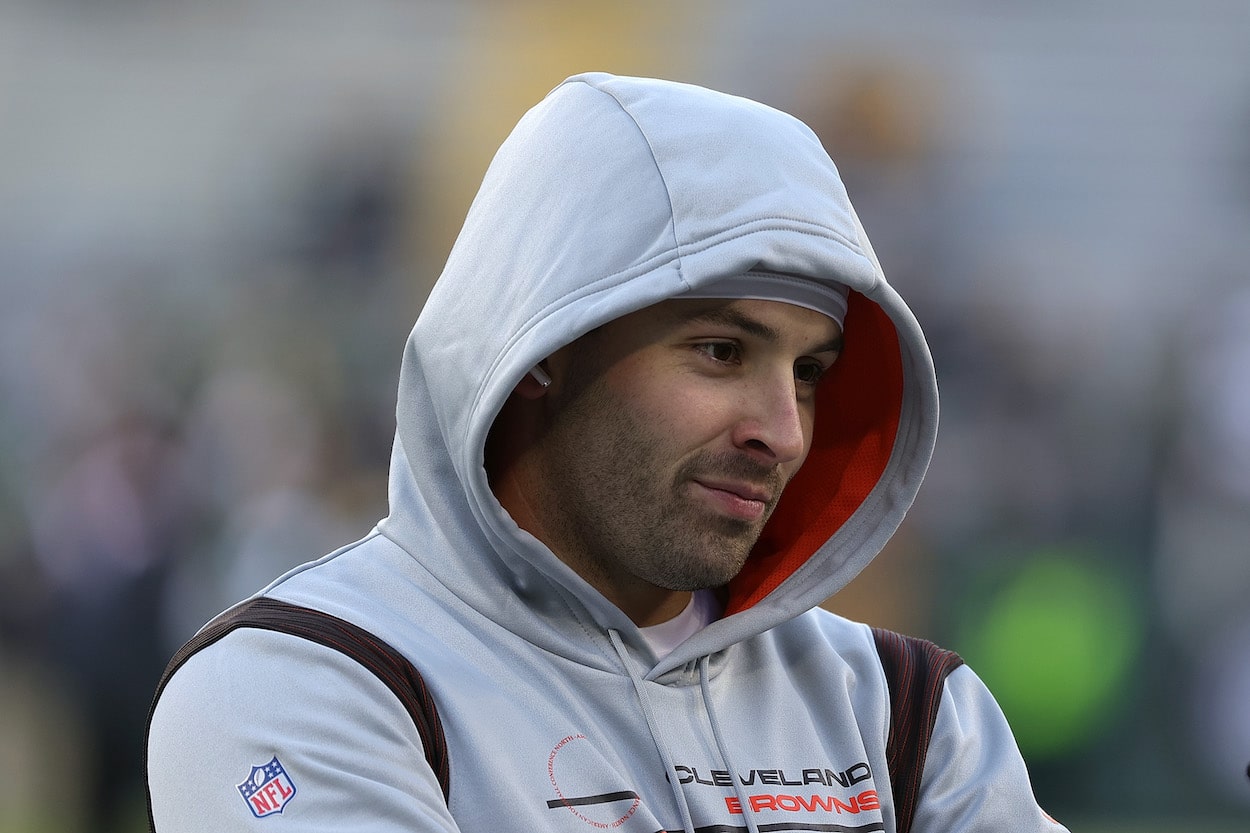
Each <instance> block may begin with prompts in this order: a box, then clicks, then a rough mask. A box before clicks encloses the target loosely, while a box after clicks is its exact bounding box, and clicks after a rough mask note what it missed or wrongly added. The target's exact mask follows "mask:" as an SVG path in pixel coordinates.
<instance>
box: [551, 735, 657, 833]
mask: <svg viewBox="0 0 1250 833" xmlns="http://www.w3.org/2000/svg"><path fill="white" fill-rule="evenodd" d="M604 763H605V762H604V760H603V756H602V755H600V754H599V751H598V750H597V749H595V746H594V744H593V743H591V742H590V741H589V740H588V739H587V738H586V736H585V735H582V734H576V735H568V736H566V737H564V738H562V739H561V740H560V742H559V743H557V744H556V745H555V748H554V749H552V750H551V754H550V755H548V756H547V777H548V778H550V779H551V787H552V789H554V790H555V793H556V797H555V798H554V799H552V800H550V801H548V802H547V806H548V807H549V808H551V809H552V810H559V809H567V810H568V811H569V812H570V813H572V814H573V815H574V816H576V817H577V818H578V819H581V820H582V821H584V822H585V823H586V824H588V825H590V826H591V827H597V828H600V829H608V828H615V827H620V826H621V825H622V824H624V823H625V822H626V821H628V820H629V819H630V817H631V816H633V815H634V813H635V812H636V811H637V810H638V805H639V804H641V803H642V799H641V798H639V797H638V793H636V792H634V791H633V790H628V789H622V785H621V784H620V783H619V781H618V782H616V783H612V781H613V780H615V778H616V773H615V772H613V771H612V769H611V768H610V767H606V766H604Z"/></svg>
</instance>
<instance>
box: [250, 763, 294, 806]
mask: <svg viewBox="0 0 1250 833" xmlns="http://www.w3.org/2000/svg"><path fill="white" fill-rule="evenodd" d="M239 795H241V796H243V800H244V801H245V802H247V807H248V809H249V810H251V811H252V815H254V816H256V818H258V819H261V818H264V817H265V816H269V815H273V814H274V813H281V812H282V811H283V809H285V808H286V805H287V802H288V801H290V800H291V799H292V798H294V797H295V782H294V781H292V780H291V776H289V775H287V774H286V770H285V769H283V768H282V764H281V763H280V762H279V761H278V759H277V757H276V756H275V757H274V759H273V760H272V761H270V762H269V763H267V764H262V765H261V766H254V767H252V774H251V775H249V776H247V780H245V781H244V782H243V783H242V784H239Z"/></svg>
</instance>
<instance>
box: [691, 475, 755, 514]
mask: <svg viewBox="0 0 1250 833" xmlns="http://www.w3.org/2000/svg"><path fill="white" fill-rule="evenodd" d="M692 482H693V484H694V489H695V492H696V493H697V494H698V495H699V496H700V497H701V498H703V499H704V500H705V501H706V502H707V503H709V504H710V505H711V506H712V508H713V509H714V510H715V511H717V512H720V513H722V514H725V515H729V516H731V517H734V518H739V519H741V520H745V521H756V520H760V519H761V518H763V517H764V514H765V513H766V512H767V511H768V507H769V506H771V505H772V503H773V497H774V496H773V493H772V491H771V490H769V489H768V488H767V487H765V486H760V485H759V484H755V483H746V482H742V481H736V480H722V479H717V478H708V477H702V478H694V479H693V480H692Z"/></svg>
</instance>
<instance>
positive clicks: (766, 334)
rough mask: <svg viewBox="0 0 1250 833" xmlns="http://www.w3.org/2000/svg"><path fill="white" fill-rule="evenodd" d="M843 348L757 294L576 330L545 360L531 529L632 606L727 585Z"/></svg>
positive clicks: (793, 466) (835, 332)
mask: <svg viewBox="0 0 1250 833" xmlns="http://www.w3.org/2000/svg"><path fill="white" fill-rule="evenodd" d="M840 344H841V331H840V329H839V327H838V325H837V324H836V323H835V322H834V321H833V320H832V319H830V318H828V317H827V316H825V315H822V314H820V313H818V312H814V311H812V310H808V309H805V308H802V307H797V306H793V305H790V304H785V303H780V302H775V301H754V300H733V301H726V300H672V301H666V302H663V303H660V304H657V305H655V306H653V307H648V308H646V309H644V310H641V311H639V312H636V313H633V314H631V315H628V316H625V317H623V318H621V319H618V320H616V321H613V322H611V323H609V324H607V325H605V326H603V327H601V328H599V329H598V330H596V331H594V332H592V333H590V334H588V335H586V336H584V337H583V338H581V339H578V340H577V341H576V342H574V343H573V344H571V345H569V346H568V347H566V348H564V349H563V350H561V351H559V352H557V353H556V354H555V355H553V356H552V357H551V358H550V359H549V361H548V365H549V370H550V372H551V375H552V377H553V380H554V381H553V383H552V385H551V387H550V388H549V389H548V390H547V391H546V393H545V395H544V396H543V397H542V398H541V399H540V400H539V402H540V403H541V405H542V407H543V408H544V409H545V420H544V421H545V424H546V431H545V433H544V434H543V435H542V436H541V437H540V438H539V439H538V440H537V442H536V443H535V445H534V446H533V448H532V451H533V452H534V454H535V456H534V457H533V458H531V460H532V461H533V462H534V463H535V464H536V469H535V470H534V473H535V474H536V475H537V477H536V478H534V479H533V480H531V481H530V482H531V484H532V489H533V492H534V493H532V494H531V495H530V496H529V498H528V500H529V501H530V504H531V506H530V508H531V509H532V510H534V512H535V515H536V519H537V526H539V529H537V530H531V531H533V532H535V534H537V535H538V537H540V538H541V539H542V540H544V541H545V542H546V543H547V544H548V545H549V546H550V547H551V549H552V550H553V551H554V552H555V553H556V554H557V555H558V556H560V558H561V559H563V560H564V561H565V562H566V563H568V564H569V565H570V566H571V567H573V568H574V569H575V570H577V571H578V573H579V574H581V575H582V576H583V577H584V578H586V580H587V581H588V582H590V583H591V584H592V585H593V586H595V587H596V588H597V589H599V590H600V592H603V593H604V595H606V596H607V597H608V598H609V599H612V600H613V601H614V602H616V603H617V604H618V606H621V607H622V609H624V610H626V612H627V613H630V612H631V611H630V608H631V607H635V608H636V607H637V605H639V604H641V605H643V607H644V608H645V607H646V605H647V604H648V603H649V602H648V600H654V599H657V598H658V599H663V598H667V597H671V596H672V593H671V592H667V591H690V590H696V589H701V588H709V587H716V586H720V585H722V584H724V583H726V582H727V581H729V580H730V579H731V578H733V577H734V576H735V575H736V574H737V573H738V571H739V570H740V569H741V568H742V565H743V564H744V562H745V561H746V559H747V556H748V555H749V553H750V551H751V548H752V547H753V546H754V544H755V542H756V540H757V539H758V538H759V535H760V532H761V530H762V529H763V527H764V523H765V521H767V520H768V517H769V515H770V514H771V513H772V511H773V508H774V507H775V506H776V504H777V500H778V499H779V498H780V496H781V491H782V489H783V488H784V487H785V485H786V484H787V483H788V482H789V481H790V478H791V477H793V476H794V474H795V472H797V471H798V469H799V467H800V466H801V465H802V464H803V460H804V459H805V458H806V456H807V452H808V450H809V449H810V447H811V440H812V424H813V419H814V410H815V386H816V383H817V382H818V381H819V379H820V376H821V374H822V373H823V372H824V371H825V370H826V369H828V367H829V366H830V365H831V364H832V363H833V361H834V360H835V359H836V358H837V352H838V349H839V347H840ZM631 615H634V614H633V613H631ZM635 620H636V621H637V620H638V617H637V616H635Z"/></svg>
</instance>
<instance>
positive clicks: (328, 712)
mask: <svg viewBox="0 0 1250 833" xmlns="http://www.w3.org/2000/svg"><path fill="white" fill-rule="evenodd" d="M844 330H845V333H844V332H843V331H844ZM937 410H938V409H937V390H936V384H935V379H934V372H933V366H932V361H931V359H930V356H929V353H928V349H927V347H926V345H925V342H924V339H923V336H922V334H921V332H920V329H919V327H918V325H917V323H916V321H915V319H914V318H913V316H912V315H911V313H910V312H909V311H908V309H907V307H906V306H905V305H904V304H903V302H902V300H901V299H900V298H899V297H898V295H897V294H896V293H895V292H894V291H893V290H892V289H891V288H890V287H889V285H888V284H887V283H886V282H885V279H884V276H883V275H882V272H881V269H880V267H879V265H878V264H877V262H876V259H875V257H874V255H873V253H872V250H871V248H870V247H869V244H868V240H867V238H866V237H865V235H864V232H863V229H862V228H861V227H860V224H859V222H858V220H857V219H856V217H855V214H854V212H853V210H852V208H851V205H850V203H849V201H848V200H847V196H846V193H845V190H844V189H843V187H842V184H841V182H840V180H839V178H838V175H837V171H836V169H835V168H834V166H833V164H832V163H831V162H830V160H829V158H828V156H827V155H826V154H825V152H824V150H823V149H822V148H821V145H820V142H819V141H818V140H817V138H816V137H815V136H814V135H813V134H812V133H811V131H810V130H808V129H807V128H806V127H805V126H804V125H803V124H801V123H800V122H798V121H796V120H795V119H793V118H791V117H789V116H787V115H784V114H782V113H779V112H777V111H775V110H772V109H770V108H768V107H765V106H763V105H760V104H757V103H755V102H751V101H747V100H744V99H740V98H734V97H731V96H726V95H722V94H720V93H715V92H712V91H709V90H704V89H700V88H697V87H692V86H686V85H680V84H673V83H668V82H662V81H654V80H644V79H631V78H618V77H613V76H609V75H605V74H588V75H582V76H577V77H574V78H571V79H569V80H568V81H566V82H565V83H563V84H562V85H560V86H559V87H557V88H556V89H555V90H553V91H552V92H551V93H550V94H549V95H548V96H547V98H546V99H545V100H544V101H543V102H542V103H540V104H539V105H538V106H537V107H535V108H534V109H533V110H531V111H530V112H529V113H528V114H527V115H526V116H525V117H524V118H523V119H522V120H521V122H520V123H519V124H518V126H517V127H516V129H515V130H514V132H513V133H512V135H511V136H510V137H509V138H508V140H507V141H506V142H505V143H504V145H503V146H502V147H501V149H500V151H499V153H498V154H497V156H496V157H495V160H494V161H493V162H492V164H491V167H490V169H489V171H488V172H487V174H486V177H485V181H484V182H483V185H482V188H481V191H480V192H479V194H478V196H477V199H476V200H475V201H474V203H473V206H472V208H471V209H470V211H469V215H468V218H467V219H466V221H465V225H464V229H463V231H462V233H461V235H460V238H459V239H458V241H457V243H456V245H455V247H454V248H453V251H452V253H451V255H450V258H449V260H448V263H447V266H446V269H445V271H444V272H443V274H442V276H441V277H440V279H439V281H438V283H437V284H436V286H435V288H434V290H433V292H432V294H431V296H430V298H429V300H428V302H427V304H426V306H425V308H424V310H423V311H422V313H421V316H420V318H419V320H418V321H417V324H416V327H415V328H414V330H413V333H412V336H411V337H410V339H409V342H408V346H407V350H406V352H405V355H404V363H403V369H402V373H401V380H400V390H399V407H398V431H397V435H396V442H395V448H394V454H393V460H392V470H391V485H390V497H391V512H390V515H389V517H387V518H386V519H385V520H384V521H382V522H381V523H380V524H379V526H378V527H377V529H376V530H374V532H373V533H372V534H371V535H369V536H368V537H367V538H365V539H364V540H363V541H360V542H358V543H356V544H353V545H351V546H349V547H347V548H345V549H343V550H340V551H338V552H336V553H333V554H331V555H329V556H327V557H326V558H324V559H322V560H321V561H318V562H315V563H313V564H311V565H307V566H305V567H303V568H300V569H298V570H296V571H294V572H292V573H291V574H288V575H287V576H285V577H283V578H282V579H280V580H278V581H277V582H276V583H274V584H273V585H271V586H270V587H268V588H267V589H266V590H264V591H263V592H262V593H261V594H260V596H259V597H257V598H256V599H253V600H251V601H249V602H248V603H246V604H244V605H242V606H240V607H239V608H236V609H234V610H232V611H228V612H227V613H226V614H224V615H223V616H224V618H220V619H219V620H218V621H216V622H215V623H213V624H210V626H208V627H207V628H206V629H205V631H203V632H202V633H201V635H200V636H199V637H197V639H196V640H195V641H194V642H193V643H192V644H191V645H190V646H189V647H188V648H186V649H184V650H183V651H182V652H180V654H179V656H178V657H176V658H175V661H174V663H172V664H171V672H172V673H171V675H170V676H168V678H167V681H165V682H163V683H162V687H161V690H160V691H159V692H158V699H157V702H156V704H155V706H154V709H153V715H152V720H151V725H150V736H149V760H148V779H149V795H150V808H151V812H152V817H153V824H154V827H155V828H156V829H157V830H160V831H163V832H165V831H188V830H204V831H210V830H211V831H220V830H227V829H253V828H254V829H263V828H264V827H265V826H266V825H271V824H272V823H271V822H270V821H267V819H271V818H272V817H274V816H281V817H284V818H285V819H286V823H287V824H288V825H293V826H294V828H297V829H299V830H353V831H361V830H368V831H417V830H421V831H457V830H459V831H491V833H495V831H501V830H525V831H535V830H545V831H554V830H566V831H584V830H588V829H612V828H620V829H621V830H624V831H645V833H655V831H674V830H684V831H710V830H717V831H721V830H726V831H728V830H751V831H759V830H796V831H813V830H823V831H833V830H836V831H879V830H884V831H895V830H902V829H908V828H910V829H911V830H914V831H934V832H935V833H936V831H944V833H950V831H1001V830H1012V831H1043V830H1050V831H1054V830H1062V828H1061V827H1059V826H1058V825H1057V824H1055V823H1054V822H1052V821H1050V820H1049V819H1048V817H1046V816H1045V814H1044V813H1043V812H1042V811H1041V810H1040V809H1039V808H1038V806H1037V804H1036V801H1035V800H1034V798H1033V795H1032V791H1031V788H1030V786H1029V781H1028V776H1027V773H1026V771H1025V767H1024V764H1023V762H1022V761H1021V759H1020V755H1019V753H1018V751H1017V749H1016V746H1015V743H1014V741H1013V740H1012V736H1011V733H1010V730H1009V729H1008V727H1007V725H1006V723H1005V721H1004V719H1003V717H1002V715H1001V713H1000V712H999V710H998V708H997V706H996V705H995V704H994V701H993V699H992V698H991V696H990V695H989V693H988V692H987V691H986V690H985V688H984V686H983V685H982V684H981V683H980V681H979V680H978V679H977V677H976V676H975V675H974V674H973V673H972V672H971V671H970V670H969V669H968V668H966V667H963V666H961V665H960V664H959V662H958V659H957V658H954V657H953V655H950V654H947V653H945V652H942V651H939V650H937V649H934V648H932V646H927V644H926V645H921V644H920V643H918V642H907V641H904V640H900V639H898V638H897V637H893V636H892V635H889V634H884V633H876V634H874V632H873V631H871V630H870V629H869V628H868V627H866V626H864V625H859V624H855V623H851V622H848V621H846V620H844V619H841V618H838V617H836V616H833V615H832V614H829V613H827V612H825V611H822V610H820V609H818V607H817V606H818V604H819V603H820V602H821V601H823V600H824V599H826V598H827V597H829V596H830V595H832V594H833V593H834V592H836V591H837V590H839V589H841V588H842V587H843V586H845V585H846V583H847V582H849V581H850V580H851V578H853V577H854V576H855V574H856V573H858V572H859V570H860V569H862V568H863V566H864V565H865V564H867V562H868V561H870V560H871V559H872V558H873V557H874V556H875V555H876V553H877V552H878V551H879V550H880V549H881V547H882V546H883V544H884V543H885V541H886V540H887V539H888V538H889V536H890V535H891V534H892V533H893V531H894V529H895V528H896V527H897V526H898V524H899V522H900V521H901V519H902V517H903V514H904V513H905V511H906V509H907V507H908V506H909V505H910V503H911V501H912V499H913V498H914V496H915V493H916V491H917V489H918V488H919V485H920V481H921V478H922V477H923V474H924V471H925V468H926V466H927V464H928V461H929V457H930V454H931V452H932V448H933V443H934V439H935V435H936V429H937ZM900 645H902V646H903V648H902V649H900V648H899V646H900ZM909 651H910V653H908V652H909ZM900 669H901V670H900ZM909 671H910V672H914V673H919V674H920V676H914V673H913V675H912V676H909V675H908V673H909ZM913 707H914V708H916V709H919V711H909V709H911V708H913ZM926 710H927V711H926ZM917 714H919V715H921V718H920V719H919V720H915V721H913V719H912V718H913V717H914V716H915V715H917ZM926 740H927V741H928V742H927V746H926V744H925V741H926ZM909 750H910V751H909ZM908 760H910V761H911V763H910V764H909V763H908V762H907V761H908Z"/></svg>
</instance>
